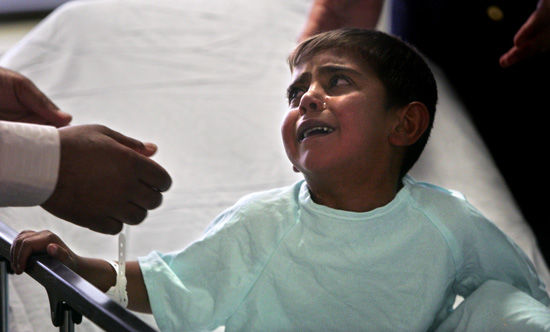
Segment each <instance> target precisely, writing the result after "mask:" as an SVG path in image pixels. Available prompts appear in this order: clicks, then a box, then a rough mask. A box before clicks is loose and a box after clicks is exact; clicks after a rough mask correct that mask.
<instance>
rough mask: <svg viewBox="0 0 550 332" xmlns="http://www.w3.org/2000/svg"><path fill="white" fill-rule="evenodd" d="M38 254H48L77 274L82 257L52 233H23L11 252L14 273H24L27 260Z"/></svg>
mask: <svg viewBox="0 0 550 332" xmlns="http://www.w3.org/2000/svg"><path fill="white" fill-rule="evenodd" d="M36 253H47V254H48V255H49V256H51V257H53V258H56V259H58V260H59V261H61V262H62V263H63V264H65V265H66V266H67V267H69V268H70V269H71V270H73V271H75V272H77V268H78V262H79V259H80V257H79V256H78V255H76V254H75V253H74V252H72V251H71V250H70V249H69V247H67V245H66V244H65V243H63V241H61V239H60V238H59V237H58V236H57V235H55V234H54V233H52V232H50V231H41V232H34V231H23V232H21V233H19V235H17V237H16V238H15V240H14V241H13V244H12V246H11V250H10V255H11V266H12V269H13V271H14V272H15V273H16V274H21V273H23V271H24V270H25V268H26V267H27V260H28V259H29V257H30V256H31V255H32V254H36ZM77 273H78V272H77Z"/></svg>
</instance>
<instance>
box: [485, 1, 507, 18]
mask: <svg viewBox="0 0 550 332" xmlns="http://www.w3.org/2000/svg"><path fill="white" fill-rule="evenodd" d="M487 16H489V18H490V19H491V20H493V21H495V22H498V21H500V20H502V18H503V17H504V13H502V9H500V7H498V6H494V5H493V6H489V7H487Z"/></svg>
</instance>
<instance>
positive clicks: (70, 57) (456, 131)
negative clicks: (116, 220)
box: [0, 0, 550, 331]
mask: <svg viewBox="0 0 550 332" xmlns="http://www.w3.org/2000/svg"><path fill="white" fill-rule="evenodd" d="M309 3H310V1H303V0H278V1H269V0H259V1H250V0H246V1H244V0H179V1H171V0H162V1H160V0H157V1H154V2H153V1H146V0H93V1H75V2H69V3H67V4H66V5H64V6H62V7H60V8H59V9H58V10H56V11H55V12H54V13H52V14H51V15H50V16H49V17H47V18H46V19H45V20H44V21H43V22H42V23H41V24H40V25H39V26H37V27H36V29H34V30H33V31H31V32H30V33H29V34H28V35H27V36H26V37H25V38H24V39H23V40H21V42H20V43H19V44H17V45H16V46H15V47H14V48H13V49H11V50H10V51H9V52H7V53H6V54H5V55H4V57H3V58H2V59H0V65H1V66H5V67H8V68H11V69H14V70H17V71H19V72H21V73H23V74H24V75H26V76H28V77H29V78H31V79H32V80H33V81H34V82H35V83H36V84H37V85H38V86H39V87H40V88H41V89H42V90H43V91H45V92H46V93H47V94H48V95H49V96H50V97H51V98H52V99H53V101H54V102H55V103H56V104H57V105H58V106H59V107H61V108H62V109H63V110H64V111H66V112H69V113H71V114H73V117H74V121H73V124H84V123H101V124H105V125H107V126H109V127H111V128H113V129H115V130H119V131H121V132H123V133H125V134H127V135H129V136H133V137H135V138H139V139H142V140H146V141H151V142H154V143H156V144H157V145H158V146H159V152H158V153H157V155H156V156H155V157H154V159H155V160H156V161H157V162H159V163H160V164H161V165H163V166H164V167H165V168H166V169H167V170H168V171H169V172H170V174H171V175H172V178H173V186H172V188H171V190H170V191H168V192H167V193H166V194H165V196H164V203H163V205H162V206H161V207H160V208H159V209H157V210H154V211H152V212H151V213H150V214H149V217H148V219H146V220H145V222H143V223H142V224H141V225H140V226H138V227H132V228H131V230H130V239H129V247H128V249H129V256H130V259H135V258H136V257H137V256H140V255H145V254H147V253H148V252H150V251H151V250H153V249H157V250H161V251H172V250H178V249H180V248H183V247H185V246H186V245H188V244H189V243H190V242H191V241H193V239H195V238H197V237H199V236H200V235H201V233H202V232H203V230H204V229H205V227H206V226H207V225H208V223H209V222H210V221H211V220H212V219H213V218H214V217H215V216H216V215H217V214H218V213H219V212H221V211H222V210H223V209H224V208H226V207H228V206H230V205H232V204H233V203H234V202H235V201H236V200H237V199H238V198H239V197H241V196H242V195H244V194H246V193H249V192H253V191H258V190H263V189H268V188H272V187H277V186H285V185H288V184H290V183H292V182H294V181H296V180H297V179H298V178H299V175H296V174H294V173H293V172H292V169H291V166H290V163H289V162H288V161H287V159H286V156H285V154H284V150H283V147H282V143H281V139H280V134H279V125H280V123H281V120H282V118H283V115H284V113H285V111H286V103H285V93H284V91H285V88H286V85H287V83H288V80H289V73H288V69H287V66H286V62H285V60H286V56H287V54H288V52H289V51H290V50H291V49H292V48H293V46H294V45H295V39H296V36H297V35H298V32H299V30H300V29H301V27H302V24H303V23H304V21H305V18H306V13H307V10H308V7H309ZM382 27H384V25H382ZM435 70H436V74H437V78H438V84H439V88H440V94H441V95H440V102H439V105H438V114H437V116H436V121H435V128H434V132H433V135H432V138H431V141H430V143H429V144H428V147H427V150H426V151H425V153H424V156H423V157H422V158H421V160H420V162H419V163H418V165H417V166H415V168H414V170H413V172H412V175H413V176H414V177H415V178H416V179H418V180H423V181H429V182H433V183H435V184H438V185H442V186H444V187H448V188H451V189H456V190H459V191H461V192H463V193H464V194H465V195H466V197H467V198H468V199H469V200H470V201H471V202H472V203H473V204H474V205H475V206H477V207H478V208H479V209H480V210H481V211H482V212H483V213H484V214H485V215H486V216H488V217H489V218H490V219H491V220H493V221H494V222H495V223H496V224H497V225H498V226H499V227H500V228H501V229H503V230H504V231H505V232H506V233H507V234H508V235H509V236H510V237H512V238H513V239H514V240H515V241H516V242H517V243H518V244H519V245H520V246H521V247H522V248H523V249H524V250H525V251H526V252H527V254H528V255H529V257H531V258H532V259H533V261H534V262H535V264H536V267H537V269H538V271H539V273H541V275H542V276H543V278H544V279H545V280H546V281H547V282H548V281H549V280H550V278H549V275H548V269H547V267H546V266H545V265H544V263H543V262H542V260H541V258H540V253H539V251H538V249H537V246H536V244H535V240H534V237H533V236H532V234H531V231H530V230H529V228H528V226H527V225H526V224H525V222H524V220H523V219H522V216H521V215H520V214H519V213H518V212H517V208H516V206H515V204H514V202H513V201H512V198H511V196H510V193H509V191H508V189H507V188H506V186H505V185H504V183H503V180H502V178H501V176H500V175H499V174H498V172H497V171H496V169H495V166H494V164H493V162H492V161H491V159H490V158H489V157H488V156H487V152H486V150H485V147H484V146H483V144H482V143H481V141H480V138H479V136H478V135H477V133H476V132H475V130H474V129H473V127H472V125H471V123H470V121H469V119H468V118H467V116H465V112H464V110H463V108H462V105H460V103H459V102H457V100H456V98H455V97H454V95H453V94H452V91H451V90H450V88H449V86H448V85H447V83H446V81H445V79H444V77H442V75H441V74H440V73H439V71H438V70H437V68H435ZM0 220H2V221H3V222H5V223H7V224H9V225H10V226H12V227H13V228H15V229H17V230H23V229H45V228H47V229H52V230H53V231H55V232H57V233H59V234H60V236H61V237H62V238H63V239H64V240H65V242H67V243H68V244H69V245H70V246H72V248H73V249H74V250H75V251H76V252H78V253H79V254H82V255H91V256H97V257H104V258H110V259H114V258H116V237H113V236H106V235H101V234H96V233H92V232H90V231H88V230H86V229H83V228H80V227H78V226H74V225H72V224H69V223H66V222H61V221H59V220H58V219H56V218H55V217H52V216H50V215H49V214H47V213H46V212H44V211H43V210H41V209H40V208H4V209H0ZM10 287H11V300H12V305H11V309H12V313H13V314H14V315H15V318H13V319H12V328H13V330H17V331H49V330H52V331H54V330H57V329H55V328H54V327H53V326H52V327H51V328H49V327H46V326H48V324H49V320H50V318H49V308H48V306H47V303H48V302H47V297H46V293H45V291H44V289H43V288H42V287H41V286H39V285H37V284H36V283H35V282H34V281H33V280H32V279H30V278H29V277H20V276H18V277H12V278H11V286H10ZM142 317H143V318H144V319H145V320H146V321H148V322H149V323H150V324H151V325H153V326H155V324H154V321H153V319H152V318H151V317H150V316H145V315H144V316H142ZM96 329H97V328H96V327H95V326H94V325H93V324H91V323H90V322H89V321H87V320H85V321H84V322H83V323H82V324H81V326H79V327H78V330H79V331H94V330H96Z"/></svg>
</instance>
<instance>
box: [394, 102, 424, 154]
mask: <svg viewBox="0 0 550 332" xmlns="http://www.w3.org/2000/svg"><path fill="white" fill-rule="evenodd" d="M396 116H397V119H396V122H395V124H394V127H393V129H392V132H391V133H390V136H389V141H390V143H391V144H392V145H394V146H409V145H412V144H414V143H415V142H416V141H417V140H418V139H419V138H420V136H422V134H424V132H425V131H426V129H427V128H428V125H429V123H430V113H429V112H428V109H427V107H426V105H424V104H423V103H421V102H418V101H413V102H411V103H409V104H408V105H406V106H404V107H402V108H400V109H398V110H397V111H396Z"/></svg>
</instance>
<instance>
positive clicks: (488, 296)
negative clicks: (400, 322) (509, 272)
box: [436, 280, 550, 332]
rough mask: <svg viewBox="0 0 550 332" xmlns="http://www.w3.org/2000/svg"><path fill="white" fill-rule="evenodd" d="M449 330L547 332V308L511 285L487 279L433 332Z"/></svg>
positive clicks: (549, 315)
mask: <svg viewBox="0 0 550 332" xmlns="http://www.w3.org/2000/svg"><path fill="white" fill-rule="evenodd" d="M451 331H464V332H469V331H471V332H477V331H499V332H508V331H510V332H514V331H522V332H543V331H544V332H547V331H550V309H548V307H546V306H544V305H543V304H542V303H540V302H539V301H537V300H535V299H533V298H532V297H530V296H529V295H527V294H526V293H524V292H522V291H520V290H518V289H517V288H515V287H513V286H511V285H510V284H507V283H504V282H501V281H496V280H488V281H486V282H484V283H483V284H482V285H481V286H480V287H479V288H478V289H476V290H475V291H474V292H473V293H472V294H470V296H469V297H468V298H466V299H465V300H464V302H462V303H461V304H460V305H459V306H458V307H457V308H456V310H454V311H453V313H452V314H451V315H449V316H448V317H447V318H446V319H445V320H444V321H443V323H441V325H439V327H438V328H437V330H436V332H451Z"/></svg>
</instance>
